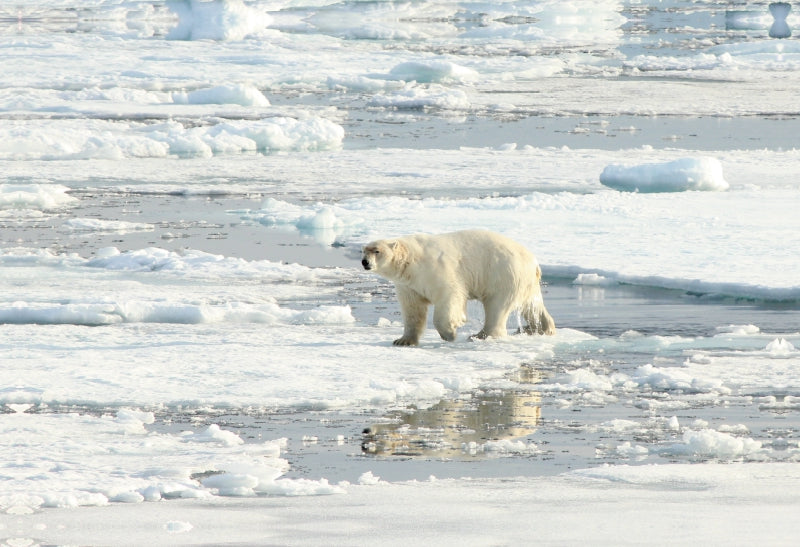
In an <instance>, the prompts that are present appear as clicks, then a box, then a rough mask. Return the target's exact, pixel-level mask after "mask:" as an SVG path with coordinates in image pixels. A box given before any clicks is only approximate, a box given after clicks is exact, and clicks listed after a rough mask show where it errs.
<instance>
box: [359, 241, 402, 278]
mask: <svg viewBox="0 0 800 547" xmlns="http://www.w3.org/2000/svg"><path fill="white" fill-rule="evenodd" d="M407 260H408V248H407V247H406V245H405V244H404V243H403V242H402V241H399V240H396V239H379V240H378V241H373V242H372V243H368V244H366V245H365V246H364V249H363V250H362V254H361V265H362V266H364V269H365V270H374V271H375V272H376V273H379V274H381V275H383V276H384V277H389V278H391V277H394V276H396V275H397V274H398V273H400V272H402V271H403V269H404V265H405V264H406V262H407Z"/></svg>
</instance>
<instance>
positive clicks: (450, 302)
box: [433, 294, 467, 342]
mask: <svg viewBox="0 0 800 547" xmlns="http://www.w3.org/2000/svg"><path fill="white" fill-rule="evenodd" d="M466 322H467V299H466V298H464V297H461V296H458V295H457V294H451V295H449V296H448V297H446V298H442V299H440V300H439V301H438V302H435V303H434V305H433V326H434V327H436V330H437V331H438V332H439V336H441V337H442V340H446V341H448V342H452V341H454V340H455V339H456V330H458V327H460V326H461V325H463V324H464V323H466Z"/></svg>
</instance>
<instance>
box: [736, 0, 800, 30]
mask: <svg viewBox="0 0 800 547" xmlns="http://www.w3.org/2000/svg"><path fill="white" fill-rule="evenodd" d="M762 9H763V8H762ZM791 11H792V5H791V4H790V3H788V2H773V3H771V4H770V5H769V15H767V13H766V12H764V11H760V10H759V11H756V10H729V11H727V12H726V13H725V27H726V28H727V29H728V30H766V29H769V37H770V38H789V37H791V36H792V29H791V25H790V24H789V23H790V21H789V20H788V18H789V14H790V12H791ZM794 19H795V20H794V21H792V22H793V23H794V24H797V21H796V18H794Z"/></svg>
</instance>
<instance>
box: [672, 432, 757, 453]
mask: <svg viewBox="0 0 800 547" xmlns="http://www.w3.org/2000/svg"><path fill="white" fill-rule="evenodd" d="M760 450H761V443H760V442H758V441H754V440H753V439H750V438H738V437H734V436H733V435H730V434H728V433H721V432H718V431H713V430H709V429H704V430H701V431H694V430H688V431H686V432H685V433H684V434H683V440H682V442H681V443H676V444H673V445H672V446H671V447H669V448H667V449H666V450H665V451H664V452H665V453H666V454H668V455H683V456H691V457H693V458H695V459H718V460H733V459H739V458H742V457H746V456H749V457H752V456H754V455H755V454H756V453H757V452H759V451H760Z"/></svg>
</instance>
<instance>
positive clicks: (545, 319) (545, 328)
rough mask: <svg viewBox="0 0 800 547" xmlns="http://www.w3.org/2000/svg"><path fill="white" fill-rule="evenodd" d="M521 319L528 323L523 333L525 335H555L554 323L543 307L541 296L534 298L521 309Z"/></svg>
mask: <svg viewBox="0 0 800 547" xmlns="http://www.w3.org/2000/svg"><path fill="white" fill-rule="evenodd" d="M522 317H524V318H525V321H526V322H527V323H528V324H527V325H526V326H525V329H524V330H523V332H525V334H548V335H550V334H555V333H556V322H555V321H553V318H552V317H551V316H550V314H549V313H548V312H547V308H545V307H544V302H543V301H542V297H541V295H539V296H536V297H534V299H533V300H532V301H531V302H528V303H527V304H525V305H524V306H523V307H522Z"/></svg>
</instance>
